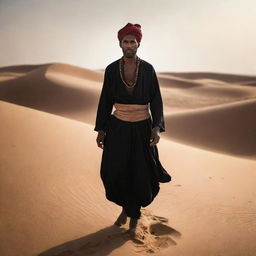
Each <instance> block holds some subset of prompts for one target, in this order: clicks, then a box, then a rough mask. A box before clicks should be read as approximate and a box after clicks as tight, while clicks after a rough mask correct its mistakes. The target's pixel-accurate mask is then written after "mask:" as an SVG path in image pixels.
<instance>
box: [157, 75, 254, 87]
mask: <svg viewBox="0 0 256 256" xmlns="http://www.w3.org/2000/svg"><path fill="white" fill-rule="evenodd" d="M160 74H163V75H169V76H176V77H181V78H186V79H193V80H198V79H204V78H207V79H213V80H219V81H224V82H229V83H238V84H240V83H243V82H250V81H253V80H254V81H255V79H256V76H248V75H235V74H226V73H214V72H161V73H160Z"/></svg>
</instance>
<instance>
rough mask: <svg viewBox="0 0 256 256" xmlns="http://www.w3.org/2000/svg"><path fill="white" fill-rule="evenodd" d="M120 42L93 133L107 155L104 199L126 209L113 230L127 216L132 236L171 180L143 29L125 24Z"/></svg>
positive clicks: (104, 158)
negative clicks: (162, 153)
mask: <svg viewBox="0 0 256 256" xmlns="http://www.w3.org/2000/svg"><path fill="white" fill-rule="evenodd" d="M117 37H118V40H119V46H120V47H121V48H122V51H123V56H122V57H121V58H120V59H118V60H116V61H114V62H112V63H111V64H109V65H108V66H107V67H106V69H105V74H104V82H103V87H102V91H101V95H100V99H99V104H98V110H97V116H96V124H95V127H94V131H98V136H97V139H96V141H97V145H98V147H100V148H101V149H103V153H102V160H101V168H100V175H101V179H102V181H103V184H104V188H105V192H106V198H107V199H108V200H110V201H112V202H114V203H116V204H117V205H119V206H121V207H122V212H121V214H120V216H119V217H118V218H117V220H116V222H115V225H118V226H121V225H123V224H125V223H126V221H127V216H128V217H130V223H129V231H130V232H131V233H132V234H134V233H135V230H136V226H137V221H138V219H139V218H140V216H141V212H140V209H141V207H146V206H147V205H149V204H150V203H151V202H152V201H153V200H154V198H155V197H156V195H157V194H158V192H159V189H160V187H159V182H169V181H170V180H171V176H170V175H169V174H168V173H167V171H166V170H165V169H164V168H163V166H162V165H161V163H160V160H159V155H158V149H157V146H156V144H157V143H158V142H159V140H160V133H161V132H164V131H165V123H164V116H163V103H162V97H161V92H160V88H159V83H158V79H157V76H156V72H155V70H154V67H153V66H152V65H151V64H150V63H148V62H146V61H145V60H142V59H141V58H139V57H138V56H137V49H138V47H139V46H140V41H141V38H142V33H141V26H140V25H139V24H132V23H127V25H126V26H124V27H123V28H122V29H120V30H119V31H118V34H117ZM113 106H114V107H115V111H114V112H113V114H112V109H113ZM149 110H150V112H151V114H150V112H149Z"/></svg>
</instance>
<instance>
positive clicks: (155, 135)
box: [150, 126, 160, 146]
mask: <svg viewBox="0 0 256 256" xmlns="http://www.w3.org/2000/svg"><path fill="white" fill-rule="evenodd" d="M159 140H160V128H159V127H158V126H155V127H154V128H153V129H152V131H151V137H150V146H154V145H156V144H157V143H158V142H159Z"/></svg>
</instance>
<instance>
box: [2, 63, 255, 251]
mask: <svg viewBox="0 0 256 256" xmlns="http://www.w3.org/2000/svg"><path fill="white" fill-rule="evenodd" d="M199 74H200V76H199ZM235 77H236V78H237V80H236V79H235ZM102 79H103V73H102V72H100V71H93V70H89V69H85V68H80V67H75V66H72V65H68V64H64V63H48V64H42V65H24V66H13V67H4V68H0V100H1V101H0V123H1V133H0V141H1V146H0V147H1V148H0V150H1V154H0V182H1V183H0V205H1V207H0V218H1V222H0V237H1V243H0V255H3V256H5V255H6V256H7V255H8V256H32V255H40V256H64V255H71V256H77V255H81V256H84V255H95V256H105V255H111V256H120V255H129V256H130V255H131V256H135V255H137V256H138V255H140V256H145V255H157V256H169V255H174V256H175V255H182V256H188V255H189V256H191V255H198V256H204V255H208V256H213V255H225V256H240V255H246V256H253V255H255V253H256V246H255V243H254V239H255V235H256V221H255V214H256V201H255V196H256V194H255V189H254V187H255V184H254V180H255V178H256V172H255V170H256V161H255V156H256V132H255V131H256V119H255V113H256V111H255V110H256V92H255V87H253V86H248V85H249V84H253V83H254V82H255V77H254V78H253V77H251V78H250V77H247V78H246V76H235V75H234V76H233V75H230V78H229V77H228V75H225V76H224V75H223V74H214V75H213V76H211V75H209V74H204V73H198V76H191V74H188V75H187V76H186V77H185V74H184V73H183V74H174V73H170V75H169V74H159V81H160V85H161V91H162V95H163V101H164V106H165V117H166V128H167V129H166V132H165V133H162V135H161V140H160V143H159V144H158V145H159V147H158V148H159V154H160V159H161V162H162V164H163V166H164V167H165V168H166V170H168V171H169V172H170V173H171V174H172V177H173V180H172V182H171V183H168V184H161V189H160V194H159V196H158V197H157V198H156V199H155V200H154V201H153V203H152V204H151V205H150V206H148V207H147V208H144V209H143V211H142V218H141V220H140V222H139V227H138V231H137V238H136V240H131V239H130V237H129V235H128V234H127V233H126V230H127V228H128V224H126V225H125V226H123V227H122V228H118V227H115V226H113V225H112V224H113V222H114V221H115V219H116V217H117V216H118V214H119V212H120V210H121V209H120V207H118V206H116V205H115V204H113V203H111V202H109V201H107V200H106V198H105V195H104V189H103V185H102V182H101V180H100V176H99V167H100V159H101V153H102V150H101V149H99V148H98V147H97V146H96V141H95V140H96V132H94V131H93V127H94V121H95V114H96V113H95V111H96V107H97V103H98V97H99V93H100V90H101V86H102ZM250 79H251V80H250ZM242 83H243V84H242ZM246 84H247V85H246Z"/></svg>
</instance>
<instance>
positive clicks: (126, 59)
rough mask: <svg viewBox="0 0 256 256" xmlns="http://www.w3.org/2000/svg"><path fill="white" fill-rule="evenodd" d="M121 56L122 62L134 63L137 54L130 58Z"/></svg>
mask: <svg viewBox="0 0 256 256" xmlns="http://www.w3.org/2000/svg"><path fill="white" fill-rule="evenodd" d="M123 58H124V64H135V63H136V58H137V55H135V56H134V57H132V58H127V57H125V56H123Z"/></svg>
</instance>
